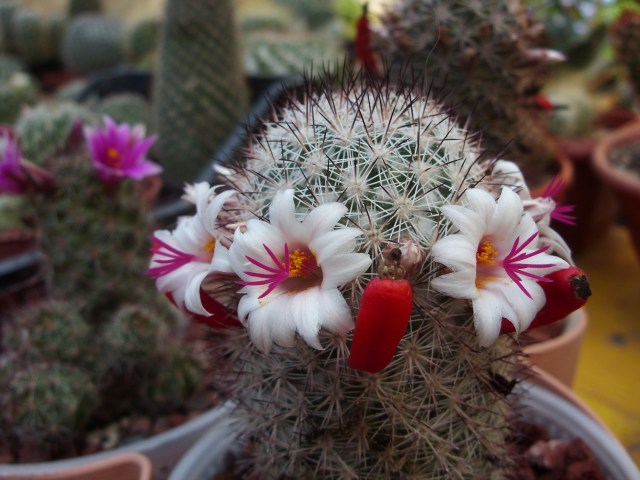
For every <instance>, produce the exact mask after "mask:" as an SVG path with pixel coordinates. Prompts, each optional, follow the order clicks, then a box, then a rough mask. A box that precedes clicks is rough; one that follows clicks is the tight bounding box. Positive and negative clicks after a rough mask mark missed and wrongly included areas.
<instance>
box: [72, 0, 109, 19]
mask: <svg viewBox="0 0 640 480" xmlns="http://www.w3.org/2000/svg"><path fill="white" fill-rule="evenodd" d="M101 11H102V0H69V5H67V13H68V15H69V18H73V17H77V16H78V15H83V14H88V13H100V12H101Z"/></svg>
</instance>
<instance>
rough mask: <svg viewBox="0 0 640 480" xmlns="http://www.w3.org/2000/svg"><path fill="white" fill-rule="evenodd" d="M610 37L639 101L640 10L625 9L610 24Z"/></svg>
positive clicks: (618, 59)
mask: <svg viewBox="0 0 640 480" xmlns="http://www.w3.org/2000/svg"><path fill="white" fill-rule="evenodd" d="M611 39H612V42H613V46H614V49H615V53H616V59H617V61H618V62H619V63H620V65H622V66H623V67H624V68H625V69H626V74H627V78H628V81H629V83H630V84H631V88H632V89H633V94H634V96H635V100H636V102H640V58H638V51H639V50H638V49H639V48H640V12H637V11H632V10H629V11H625V12H624V13H622V14H621V15H620V17H619V18H618V20H617V21H616V22H615V23H614V24H613V25H612V26H611Z"/></svg>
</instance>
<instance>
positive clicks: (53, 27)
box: [12, 10, 66, 67]
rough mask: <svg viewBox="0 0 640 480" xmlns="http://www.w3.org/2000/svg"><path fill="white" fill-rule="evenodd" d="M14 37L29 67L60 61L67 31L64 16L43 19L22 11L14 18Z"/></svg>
mask: <svg viewBox="0 0 640 480" xmlns="http://www.w3.org/2000/svg"><path fill="white" fill-rule="evenodd" d="M12 27H13V36H14V41H15V44H16V50H17V52H18V55H19V56H20V58H21V59H22V60H23V61H24V62H25V63H26V64H27V65H29V66H31V67H33V66H41V65H46V64H52V63H56V62H59V61H60V54H61V53H60V51H61V46H62V41H63V39H64V35H65V30H66V19H65V18H64V17H62V16H51V17H43V16H42V15H40V14H38V13H37V12H34V11H31V10H20V11H18V12H17V13H16V14H15V15H14V18H13V25H12Z"/></svg>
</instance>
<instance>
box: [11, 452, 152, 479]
mask: <svg viewBox="0 0 640 480" xmlns="http://www.w3.org/2000/svg"><path fill="white" fill-rule="evenodd" d="M2 478H3V479H5V480H16V479H24V478H25V477H24V476H22V475H18V476H13V475H9V476H7V477H4V476H3V477H2ZM29 478H34V479H36V478H37V479H38V480H115V479H117V480H151V462H150V461H149V459H148V458H147V457H145V456H144V455H141V454H139V453H123V454H121V455H115V456H113V457H109V458H102V459H100V460H96V461H93V462H87V463H85V464H82V465H76V466H73V467H69V468H63V469H61V470H55V469H54V471H50V472H46V473H45V472H43V473H33V474H32V476H30V477H29Z"/></svg>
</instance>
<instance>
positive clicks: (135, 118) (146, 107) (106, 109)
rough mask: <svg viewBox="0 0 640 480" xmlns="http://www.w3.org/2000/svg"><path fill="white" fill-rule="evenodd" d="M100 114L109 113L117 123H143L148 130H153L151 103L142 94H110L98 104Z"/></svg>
mask: <svg viewBox="0 0 640 480" xmlns="http://www.w3.org/2000/svg"><path fill="white" fill-rule="evenodd" d="M97 110H98V114H99V115H100V116H103V115H107V116H108V117H111V118H112V119H113V120H114V121H115V122H116V123H128V124H129V125H136V124H142V125H144V126H145V128H146V130H147V132H150V131H153V130H154V128H153V124H152V122H153V112H152V109H151V104H150V103H149V101H148V100H147V99H146V98H144V97H143V96H142V95H138V94H135V93H121V94H117V95H109V96H108V97H106V98H105V99H103V100H102V101H100V103H99V104H98V108H97Z"/></svg>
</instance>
